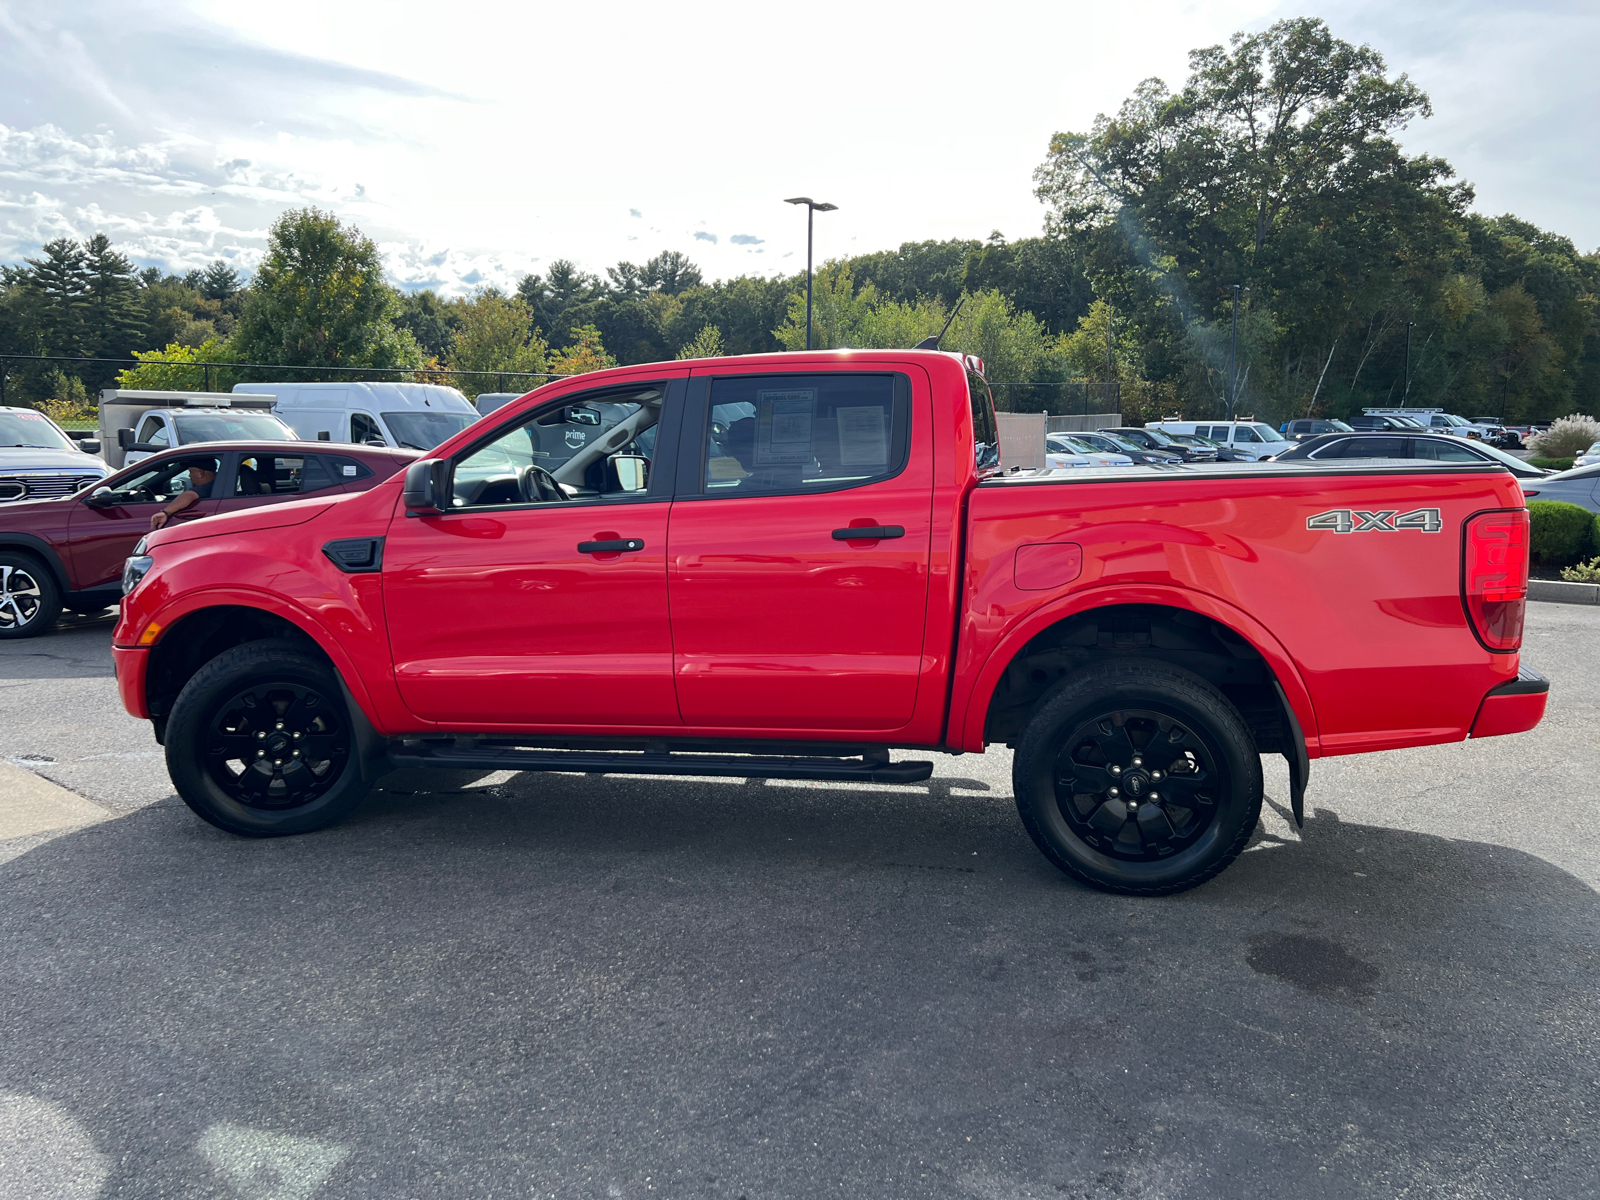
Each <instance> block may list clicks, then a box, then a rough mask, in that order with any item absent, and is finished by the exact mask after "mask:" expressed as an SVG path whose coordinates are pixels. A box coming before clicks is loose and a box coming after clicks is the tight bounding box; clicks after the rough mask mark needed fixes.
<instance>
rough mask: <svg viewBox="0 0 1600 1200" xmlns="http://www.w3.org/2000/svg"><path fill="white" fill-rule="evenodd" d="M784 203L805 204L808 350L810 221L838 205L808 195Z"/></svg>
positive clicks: (808, 338)
mask: <svg viewBox="0 0 1600 1200" xmlns="http://www.w3.org/2000/svg"><path fill="white" fill-rule="evenodd" d="M784 203H785V204H804V205H805V206H806V349H807V350H809V349H811V221H812V218H813V217H814V216H815V215H816V214H817V213H819V212H832V211H833V210H834V209H836V208H838V207H839V206H838V205H837V204H823V203H820V202H819V201H816V200H813V199H812V198H811V197H810V196H796V197H794V198H793V199H792V200H785V201H784Z"/></svg>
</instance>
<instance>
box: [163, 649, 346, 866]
mask: <svg viewBox="0 0 1600 1200" xmlns="http://www.w3.org/2000/svg"><path fill="white" fill-rule="evenodd" d="M165 744H166V752H167V771H168V773H169V774H170V775H171V776H172V782H173V784H174V785H175V786H176V787H177V789H178V794H179V795H180V796H182V797H183V799H184V803H186V804H187V805H188V806H189V807H190V808H191V809H193V810H194V811H195V813H196V814H198V815H199V816H201V817H203V818H204V819H205V820H207V821H209V822H211V824H213V825H215V826H217V827H218V828H219V829H226V830H228V831H229V832H230V833H237V834H241V835H243V836H246V837H275V836H279V835H283V834H293V833H307V832H309V831H311V830H313V829H321V828H323V827H324V826H327V825H331V824H333V823H334V822H336V821H338V820H340V819H341V818H343V817H344V816H345V815H347V814H348V813H349V812H350V810H351V809H353V808H354V807H355V806H356V805H357V804H358V803H360V801H361V798H362V797H363V796H365V795H366V793H367V791H368V789H369V787H370V784H371V778H372V777H370V776H369V775H368V773H367V771H366V769H365V764H364V762H363V760H362V754H361V747H360V745H359V738H358V736H357V730H356V728H355V720H354V718H353V716H352V713H351V711H350V709H349V707H348V706H347V704H346V701H345V696H344V692H343V689H342V688H341V687H340V685H339V679H338V676H337V675H335V674H334V672H333V670H332V668H331V667H330V666H329V665H328V664H327V662H326V661H324V660H322V659H321V658H320V657H316V656H314V655H313V652H311V651H310V650H309V649H302V648H301V647H299V646H297V645H296V644H295V643H293V642H289V641H287V640H286V639H269V640H265V641H259V642H247V643H245V644H244V645H242V646H235V647H233V648H232V649H230V650H225V651H223V652H222V653H221V654H219V655H218V656H217V657H216V658H214V659H212V660H211V661H210V662H208V663H207V664H206V665H205V666H203V667H201V668H200V670H199V671H197V672H196V673H195V675H194V677H193V678H191V679H190V680H189V681H188V683H186V684H184V686H183V690H182V691H181V692H179V693H178V698H177V700H176V701H175V702H174V703H173V706H172V713H171V716H170V718H169V719H168V721H167V728H166V737H165Z"/></svg>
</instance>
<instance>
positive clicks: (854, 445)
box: [837, 405, 889, 467]
mask: <svg viewBox="0 0 1600 1200" xmlns="http://www.w3.org/2000/svg"><path fill="white" fill-rule="evenodd" d="M837 412H838V417H839V465H840V466H841V467H884V466H887V465H888V463H889V436H888V431H887V428H886V427H885V423H884V419H883V416H884V413H883V409H881V408H879V407H878V406H877V405H871V406H862V407H860V408H841V409H838V410H837Z"/></svg>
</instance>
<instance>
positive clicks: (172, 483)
mask: <svg viewBox="0 0 1600 1200" xmlns="http://www.w3.org/2000/svg"><path fill="white" fill-rule="evenodd" d="M213 465H215V464H213ZM188 487H189V462H188V460H187V459H185V460H183V461H181V462H176V463H174V462H166V463H163V464H162V465H161V466H159V467H152V468H150V469H149V470H148V471H140V472H138V473H136V474H134V475H131V476H129V477H128V478H127V479H124V480H123V481H122V482H121V483H119V484H117V485H116V487H114V488H112V489H111V490H112V493H113V494H114V495H115V496H116V497H117V500H118V501H119V502H120V503H122V504H165V503H167V501H169V500H171V499H173V498H174V497H176V496H180V495H182V494H183V493H184V492H185V491H186V490H188Z"/></svg>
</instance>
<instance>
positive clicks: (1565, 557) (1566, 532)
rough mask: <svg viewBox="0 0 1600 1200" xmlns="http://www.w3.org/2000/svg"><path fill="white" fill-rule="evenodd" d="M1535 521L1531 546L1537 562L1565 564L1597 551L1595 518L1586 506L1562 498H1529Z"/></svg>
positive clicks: (1529, 507) (1543, 564)
mask: <svg viewBox="0 0 1600 1200" xmlns="http://www.w3.org/2000/svg"><path fill="white" fill-rule="evenodd" d="M1528 517H1529V520H1530V521H1531V523H1532V526H1533V528H1532V530H1531V539H1530V549H1531V551H1532V553H1533V558H1534V561H1536V562H1538V563H1540V564H1541V565H1542V566H1546V567H1564V566H1566V565H1567V564H1568V563H1575V562H1577V561H1578V560H1579V559H1580V558H1583V557H1585V556H1586V555H1589V554H1592V553H1594V551H1595V549H1597V547H1596V546H1595V544H1594V543H1595V518H1594V514H1593V513H1591V512H1590V511H1589V510H1588V509H1586V508H1579V507H1578V506H1577V505H1576V504H1564V503H1562V502H1561V501H1560V500H1530V501H1528Z"/></svg>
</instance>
